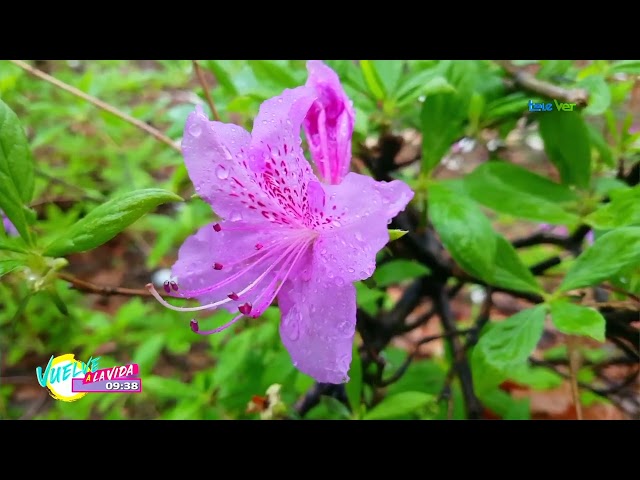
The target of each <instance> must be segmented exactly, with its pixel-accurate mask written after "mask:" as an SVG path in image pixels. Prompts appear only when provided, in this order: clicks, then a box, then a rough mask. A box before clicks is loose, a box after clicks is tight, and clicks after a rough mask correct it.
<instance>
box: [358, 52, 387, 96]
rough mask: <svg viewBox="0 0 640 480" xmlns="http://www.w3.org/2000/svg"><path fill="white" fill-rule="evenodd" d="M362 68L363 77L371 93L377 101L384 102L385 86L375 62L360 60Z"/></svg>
mask: <svg viewBox="0 0 640 480" xmlns="http://www.w3.org/2000/svg"><path fill="white" fill-rule="evenodd" d="M360 68H361V69H362V76H363V78H364V81H365V83H366V84H367V88H368V89H369V91H370V92H371V93H372V94H373V96H374V97H375V98H376V99H377V100H384V99H385V96H386V95H385V91H384V86H383V84H382V80H381V79H380V76H379V75H378V72H377V71H376V67H375V65H374V63H373V61H371V60H360Z"/></svg>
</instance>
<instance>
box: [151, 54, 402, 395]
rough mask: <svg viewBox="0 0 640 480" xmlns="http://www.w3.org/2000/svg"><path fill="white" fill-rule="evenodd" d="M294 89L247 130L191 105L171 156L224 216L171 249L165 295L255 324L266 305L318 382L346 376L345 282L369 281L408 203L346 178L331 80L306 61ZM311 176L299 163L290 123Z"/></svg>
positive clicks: (340, 99) (395, 191)
mask: <svg viewBox="0 0 640 480" xmlns="http://www.w3.org/2000/svg"><path fill="white" fill-rule="evenodd" d="M308 70H309V72H310V77H309V81H308V82H307V84H306V85H305V86H301V87H297V88H294V89H287V90H285V91H284V92H283V93H282V95H279V96H277V97H275V98H271V99H269V100H267V101H265V102H264V103H263V104H262V105H261V107H260V110H259V113H258V116H257V117H256V119H255V121H254V124H253V130H252V132H251V134H249V132H247V131H245V130H244V129H243V128H241V127H239V126H237V125H232V124H226V123H221V122H214V121H210V120H209V119H208V118H207V117H206V116H205V114H204V113H203V111H202V108H201V107H199V106H198V107H196V109H195V111H194V112H193V113H191V114H190V115H189V117H188V119H187V123H186V126H185V133H184V137H183V140H182V151H183V155H184V159H185V163H186V166H187V170H188V172H189V176H190V178H191V180H192V182H193V183H194V185H195V188H196V191H197V192H198V194H199V195H200V197H201V198H202V199H204V200H205V201H206V202H208V203H209V204H210V205H211V207H212V208H213V211H214V212H215V213H216V214H217V215H218V216H220V217H221V218H223V219H224V220H222V221H220V222H219V223H214V224H210V225H206V226H204V227H202V228H201V229H200V230H199V231H198V232H197V233H196V234H195V235H193V236H191V237H190V238H188V239H187V240H186V241H185V242H184V244H183V245H182V247H181V248H180V250H179V254H178V260H177V262H176V263H175V265H174V266H173V269H172V273H173V275H174V280H173V281H170V282H167V283H165V291H166V293H167V294H168V295H171V296H174V297H182V298H196V299H197V300H199V301H200V303H201V304H202V305H200V306H197V307H183V308H181V307H176V306H173V305H171V304H169V303H168V302H166V301H165V300H164V299H163V298H162V297H161V296H160V294H159V293H158V292H157V291H156V290H155V289H154V288H153V285H151V284H149V285H147V288H149V290H150V291H151V292H152V293H153V294H154V296H155V297H156V298H157V299H158V301H160V302H161V303H162V304H163V305H164V306H166V307H168V308H171V309H173V310H177V311H183V312H197V311H202V310H209V309H215V308H225V309H227V310H229V311H230V312H239V314H238V315H237V316H235V317H234V318H233V319H232V320H231V321H229V322H228V323H226V324H225V325H222V326H221V327H218V328H215V329H212V330H208V331H202V330H200V326H199V324H198V322H197V321H196V320H192V321H191V328H192V329H193V331H194V332H196V333H199V334H201V335H208V334H212V333H216V332H219V331H222V330H224V329H225V328H228V327H229V326H231V325H233V324H234V323H235V322H237V321H238V320H239V319H240V318H242V317H245V316H248V317H254V318H255V317H259V316H260V315H261V314H262V313H263V312H264V311H265V310H266V309H267V307H268V306H269V305H270V304H271V303H272V302H273V300H274V299H275V298H276V297H277V299H278V305H279V307H280V310H281V313H282V315H281V323H280V335H281V338H282V341H283V343H284V345H285V347H286V348H287V350H288V352H289V354H290V355H291V358H292V360H293V363H294V365H295V366H296V367H297V368H298V369H299V370H300V371H302V372H304V373H306V374H308V375H310V376H312V377H313V378H315V379H316V380H317V381H319V382H326V383H342V382H345V381H347V380H348V375H347V372H348V371H349V366H350V363H351V351H352V345H353V337H354V335H355V325H356V290H355V287H354V282H356V281H358V280H363V279H366V278H368V277H370V276H371V275H372V274H373V272H374V270H375V257H376V253H377V252H378V251H379V250H380V249H382V248H383V247H384V246H385V244H386V243H387V242H388V241H389V233H388V230H387V225H388V223H389V222H390V221H391V219H392V218H393V217H395V216H396V215H397V214H398V213H399V212H400V211H401V210H403V209H404V208H405V207H406V205H407V203H408V202H409V201H410V200H411V198H412V197H413V192H412V191H411V189H410V188H409V187H408V186H407V185H406V184H405V183H403V182H401V181H399V180H394V181H391V182H377V181H375V180H374V179H372V178H371V177H369V176H365V175H360V174H357V173H353V172H351V173H348V165H349V162H350V156H351V155H350V143H351V134H352V131H353V120H354V114H353V110H352V107H351V102H349V100H348V98H347V97H346V95H345V93H344V91H343V90H342V87H341V86H340V83H339V81H338V78H337V76H336V74H335V73H334V72H333V71H332V70H331V69H330V68H329V67H327V66H326V65H324V64H322V63H321V62H309V64H308ZM303 125H304V128H305V131H306V132H307V136H308V142H309V145H310V153H311V157H312V160H313V161H314V163H315V165H316V167H317V170H318V172H319V175H320V178H321V179H322V180H324V181H326V182H327V183H321V181H320V179H319V178H318V176H316V174H315V173H314V171H313V170H312V168H311V165H310V163H309V162H308V161H307V160H306V159H305V157H304V155H303V151H302V148H301V143H302V141H301V133H300V131H301V127H302V126H303Z"/></svg>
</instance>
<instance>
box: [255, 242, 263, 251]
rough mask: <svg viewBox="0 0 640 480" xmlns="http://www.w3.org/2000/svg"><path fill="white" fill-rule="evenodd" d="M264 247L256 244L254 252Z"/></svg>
mask: <svg viewBox="0 0 640 480" xmlns="http://www.w3.org/2000/svg"><path fill="white" fill-rule="evenodd" d="M263 246H264V245H262V244H261V243H256V250H260V249H261V248H262V247H263Z"/></svg>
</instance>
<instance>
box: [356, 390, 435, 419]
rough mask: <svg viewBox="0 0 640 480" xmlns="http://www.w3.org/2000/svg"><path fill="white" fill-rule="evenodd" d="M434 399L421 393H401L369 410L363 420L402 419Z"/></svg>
mask: <svg viewBox="0 0 640 480" xmlns="http://www.w3.org/2000/svg"><path fill="white" fill-rule="evenodd" d="M435 401H436V400H435V397H434V396H433V395H429V394H428V393H423V392H402V393H397V394H395V395H389V396H388V397H387V398H385V399H384V400H383V401H382V402H380V403H379V404H378V405H376V406H375V407H373V408H372V409H371V410H369V411H368V412H367V413H366V414H365V415H364V417H363V419H364V420H390V419H396V418H398V417H404V416H406V415H410V414H412V413H417V412H418V411H419V410H422V409H425V408H426V407H428V406H429V405H433V404H434V403H435Z"/></svg>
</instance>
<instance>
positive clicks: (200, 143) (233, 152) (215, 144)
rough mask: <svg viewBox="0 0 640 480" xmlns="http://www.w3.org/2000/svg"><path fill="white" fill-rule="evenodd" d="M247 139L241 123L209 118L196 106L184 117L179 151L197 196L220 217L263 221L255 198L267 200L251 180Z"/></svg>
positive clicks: (262, 201) (249, 138)
mask: <svg viewBox="0 0 640 480" xmlns="http://www.w3.org/2000/svg"><path fill="white" fill-rule="evenodd" d="M250 141H251V137H250V136H249V133H248V132H247V131H246V130H244V129H243V128H242V127H239V126H237V125H233V124H229V123H221V122H211V121H209V119H208V118H207V117H206V116H205V114H204V113H203V111H202V108H201V107H200V106H197V107H196V110H195V111H194V112H192V113H191V114H190V115H189V117H188V119H187V123H186V125H185V130H184V136H183V139H182V153H183V155H184V161H185V164H186V166H187V170H188V172H189V177H190V178H191V181H192V182H193V184H194V185H195V187H196V192H198V194H199V195H200V197H202V198H203V199H204V200H205V201H206V202H207V203H209V204H210V205H211V207H212V208H213V210H214V212H215V213H216V214H217V215H219V216H220V217H222V218H225V219H229V220H242V219H245V220H251V219H259V220H262V221H264V215H263V214H262V213H261V212H262V207H261V206H260V205H259V204H258V203H257V202H261V203H262V204H263V205H268V204H269V203H271V199H270V198H269V197H268V196H267V195H266V193H265V192H264V191H263V190H262V189H261V188H260V186H259V185H257V184H256V183H255V182H254V179H253V172H252V170H251V168H250V165H249V162H250V158H249V155H248V153H249V149H250V147H249V145H250Z"/></svg>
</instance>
